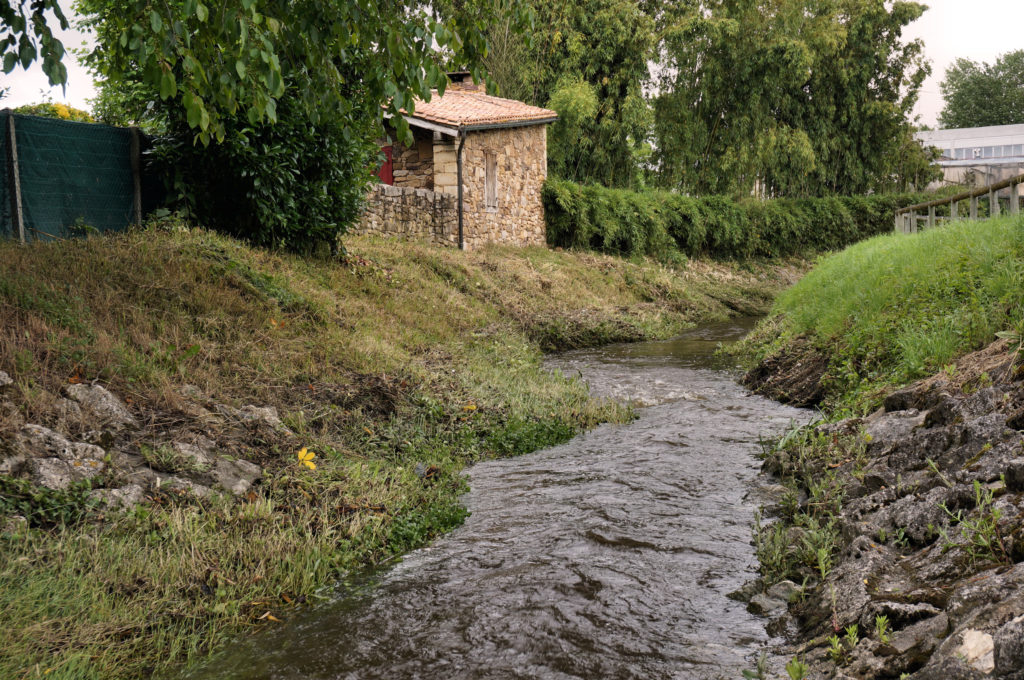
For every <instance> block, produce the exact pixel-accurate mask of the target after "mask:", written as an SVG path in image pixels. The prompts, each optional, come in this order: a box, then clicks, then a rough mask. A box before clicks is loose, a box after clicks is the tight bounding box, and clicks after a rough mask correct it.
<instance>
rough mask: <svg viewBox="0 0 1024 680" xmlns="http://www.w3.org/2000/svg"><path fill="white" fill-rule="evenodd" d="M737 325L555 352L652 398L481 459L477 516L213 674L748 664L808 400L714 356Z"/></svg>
mask: <svg viewBox="0 0 1024 680" xmlns="http://www.w3.org/2000/svg"><path fill="white" fill-rule="evenodd" d="M749 327H750V321H749V320H747V321H737V322H729V323H724V324H717V325H713V326H705V327H703V328H700V329H697V330H694V331H691V332H689V333H687V334H685V335H684V336H683V337H681V338H679V339H677V340H673V341H668V342H651V343H640V344H631V345H617V346H612V347H603V348H600V349H594V350H586V351H579V352H571V353H568V354H564V355H561V356H558V357H555V358H552V359H551V360H550V362H549V363H550V367H551V368H552V369H555V370H560V371H562V372H563V373H564V374H566V375H576V374H582V376H583V377H584V378H585V379H586V380H587V381H588V383H589V384H590V386H591V390H592V392H594V393H596V394H601V395H608V396H613V397H615V398H619V399H623V400H631V401H633V402H635V403H637V404H639V405H643V408H641V409H639V410H638V415H639V418H638V419H637V420H636V421H635V422H633V423H631V424H629V425H606V426H601V427H598V428H597V429H595V430H593V431H591V432H588V433H586V434H583V435H581V436H579V437H576V438H575V439H573V440H572V441H570V442H568V443H566V444H563V445H561V446H556V447H554V448H551V449H547V450H544V451H541V452H538V453H534V454H531V455H528V456H523V457H519V458H513V459H506V460H497V461H491V462H485V463H480V464H478V465H475V466H473V467H472V468H470V469H469V471H468V473H469V478H470V485H471V487H472V491H471V492H470V493H469V494H467V496H466V497H465V502H466V505H467V507H468V508H469V510H470V511H471V513H472V514H471V515H470V517H469V518H468V520H467V521H466V523H465V524H464V525H463V526H462V527H460V528H458V529H456V530H455V531H454V532H452V533H451V534H450V535H448V536H445V537H444V538H441V539H440V540H438V541H436V542H435V543H434V544H432V545H431V546H430V547H427V548H424V549H422V550H417V551H415V552H413V553H411V554H409V555H408V556H406V558H405V559H404V560H403V561H402V562H401V563H400V564H398V565H397V566H395V567H393V568H391V569H390V570H388V571H386V572H384V573H382V574H380V575H378V576H377V577H376V578H375V579H374V584H373V587H372V588H366V589H363V590H361V591H359V592H357V593H355V594H351V593H350V594H349V595H347V596H344V597H341V598H339V599H337V600H335V601H333V602H330V603H328V604H325V605H321V606H318V607H312V608H310V609H308V610H306V611H305V612H303V613H302V614H300V615H299V616H297V617H296V618H295V619H294V620H292V621H290V622H289V623H287V624H284V625H282V626H281V628H279V629H278V630H275V631H273V632H271V633H269V634H264V635H260V636H256V637H254V638H252V639H250V640H247V641H245V642H243V643H241V644H240V645H239V646H237V647H235V648H234V649H230V650H228V651H227V652H226V653H225V654H223V655H221V656H219V657H217V658H216V659H215V660H214V662H213V663H212V664H211V665H209V666H208V667H207V668H206V669H204V670H203V671H201V672H200V673H198V674H197V677H203V678H253V679H255V678H267V679H270V678H275V679H277V678H280V679H285V678H289V679H299V678H310V679H312V678H316V679H327V678H339V679H340V678H360V679H363V678H382V679H384V678H386V679H389V680H390V679H395V680H398V679H404V678H424V679H433V678H438V679H441V680H448V679H449V678H545V679H547V678H551V679H568V678H581V679H588V680H589V679H593V678H637V679H644V680H651V679H656V678H695V679H702V678H709V679H710V678H740V677H741V671H742V670H743V669H745V668H751V667H752V666H753V665H754V660H755V659H756V656H757V653H758V651H759V650H760V649H761V648H762V647H763V645H764V644H765V643H766V642H768V641H769V640H768V636H767V635H766V633H765V631H764V623H765V622H764V620H763V619H759V618H757V617H755V616H753V615H751V614H749V613H748V612H747V611H746V610H745V608H744V606H743V605H742V604H740V603H738V602H735V601H733V600H730V599H728V598H727V597H726V594H727V593H729V592H731V591H733V590H735V589H737V588H739V587H740V586H741V585H743V584H744V583H745V582H746V581H748V580H749V579H751V578H753V577H754V576H755V575H756V574H755V559H754V555H753V548H752V547H751V545H750V539H751V522H752V518H753V513H754V510H755V509H756V508H757V506H758V505H759V504H760V502H762V499H761V497H760V496H759V490H758V486H757V484H758V481H757V471H758V465H759V464H758V461H757V459H756V457H755V456H756V454H757V453H758V451H759V450H760V448H759V440H760V438H761V437H763V436H768V435H770V434H772V433H777V432H778V431H779V430H781V429H782V428H784V427H785V426H786V425H787V424H788V423H789V422H790V421H791V420H792V419H798V420H803V419H806V413H805V412H801V411H798V410H796V409H792V408H788V407H785V406H782V405H780V404H777V403H775V402H772V401H769V400H767V399H763V398H761V397H757V396H753V395H751V394H749V393H748V392H747V391H746V390H744V389H743V388H742V387H740V386H739V385H737V384H736V382H735V381H734V375H733V374H732V373H730V372H728V371H726V370H722V369H721V368H720V367H717V366H716V365H715V361H714V359H713V357H712V353H713V351H714V349H715V347H716V345H717V344H718V343H719V342H728V341H730V340H735V339H737V338H739V337H741V336H742V335H743V333H745V332H746V330H747V329H749Z"/></svg>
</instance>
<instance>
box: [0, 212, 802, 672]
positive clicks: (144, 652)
mask: <svg viewBox="0 0 1024 680" xmlns="http://www.w3.org/2000/svg"><path fill="white" fill-rule="evenodd" d="M346 245H347V247H348V248H349V252H350V256H349V257H348V259H347V260H346V261H345V262H336V261H316V260H305V259H300V258H295V257H290V256H286V255H280V254H271V253H267V252H264V251H258V250H253V249H250V248H247V247H245V246H243V245H242V244H240V243H238V242H236V241H232V240H230V239H227V238H224V237H221V236H217V235H214V234H210V233H207V232H204V231H200V230H190V231H189V230H178V231H175V232H161V231H146V232H142V233H136V234H128V235H123V236H117V237H110V238H90V239H84V240H75V241H67V242H54V243H45V244H33V245H30V246H28V247H22V246H18V245H17V244H13V243H0V370H3V371H6V372H7V373H9V374H10V375H11V376H12V377H13V378H14V381H15V383H14V385H12V386H9V387H7V388H5V390H4V391H3V392H2V393H0V444H4V442H10V441H11V438H12V436H13V434H14V433H15V432H17V431H18V429H19V428H20V427H22V426H23V425H24V424H25V423H36V424H41V425H45V426H48V427H52V428H55V429H63V430H64V431H65V434H67V435H69V436H70V437H71V438H73V439H78V438H81V437H84V436H86V433H85V432H82V431H79V430H78V429H76V427H79V426H76V425H73V424H72V425H68V424H67V423H66V422H65V421H62V420H61V418H60V417H59V413H60V407H61V406H60V405H61V401H60V396H59V395H60V393H61V390H62V389H64V388H65V387H66V386H67V385H68V384H69V383H79V382H85V383H89V382H93V381H95V382H98V383H99V384H102V385H104V386H106V387H108V388H109V389H110V390H111V391H112V392H114V393H115V394H117V395H119V396H120V397H121V398H122V399H124V400H125V401H126V402H127V404H128V407H129V409H130V410H131V412H132V414H133V415H134V416H135V417H136V419H137V420H138V421H139V422H140V423H141V426H140V428H139V430H138V431H136V432H133V433H131V435H130V436H122V437H121V438H120V439H118V440H117V441H116V442H115V443H114V444H113V445H111V448H110V450H111V451H113V450H114V449H121V450H124V451H126V452H130V453H136V452H140V453H143V454H145V453H146V450H145V449H144V447H145V442H148V441H158V440H159V439H160V437H162V436H164V434H165V433H166V432H168V431H171V430H175V431H185V430H190V428H191V430H198V429H199V428H200V425H201V424H200V423H199V420H201V417H199V416H196V410H195V404H194V400H195V399H196V397H195V395H196V394H200V395H203V396H202V399H203V400H204V403H207V404H212V403H214V402H216V403H218V404H226V405H231V406H236V407H241V406H244V405H250V404H251V405H256V406H273V407H275V408H276V409H277V410H278V412H279V413H280V415H281V419H282V421H283V422H284V424H285V425H286V426H287V428H288V429H287V430H280V431H269V430H266V429H262V430H261V429H256V430H248V431H245V432H239V431H229V430H224V431H220V430H216V428H214V427H213V426H211V425H202V428H205V429H202V431H203V432H204V433H206V434H207V435H208V436H210V437H212V438H214V439H216V441H217V444H218V446H219V447H220V448H221V449H222V450H223V451H226V452H228V453H230V454H231V455H232V456H235V457H238V458H244V459H247V460H249V461H252V462H255V463H258V464H259V465H261V466H262V467H263V470H264V475H263V478H262V480H261V481H260V482H259V483H258V484H257V485H256V486H254V487H253V489H252V490H251V491H250V492H249V493H248V494H246V495H245V496H243V497H242V498H239V499H235V498H230V497H218V496H215V497H210V498H205V499H198V498H195V497H193V496H191V495H189V494H180V493H177V494H175V493H163V492H160V491H159V490H157V491H153V492H150V493H149V494H148V497H147V500H146V502H144V503H143V504H142V505H141V506H139V507H138V508H136V509H135V510H133V511H130V512H127V513H117V512H112V511H110V510H106V509H103V508H100V507H97V506H96V505H94V504H93V502H92V501H90V500H89V497H88V495H87V493H86V491H87V489H83V488H74V489H72V490H70V491H67V492H55V491H46V490H42V489H39V488H30V487H28V486H26V484H25V482H23V481H22V480H13V479H11V478H9V477H5V476H0V611H3V612H4V615H3V622H4V625H3V628H4V634H3V636H2V638H0V639H2V642H0V677H4V678H34V677H44V676H45V677H47V678H75V679H76V680H80V679H83V678H105V679H106V678H130V677H141V676H148V675H150V674H154V673H155V674H158V675H159V674H166V673H168V672H170V671H173V670H174V669H175V668H178V667H180V666H181V665H182V664H188V663H190V662H193V661H195V660H197V659H199V658H202V657H203V656H204V655H206V654H207V653H208V652H209V651H210V650H211V649H213V648H215V647H216V646H217V645H218V644H220V643H221V642H223V641H224V640H225V639H226V638H227V637H229V636H232V635H236V634H238V633H240V632H244V631H246V630H250V629H254V628H256V627H258V626H265V625H277V624H276V623H275V622H276V621H278V620H284V619H287V618H288V616H289V614H290V612H291V610H292V608H293V607H295V606H298V605H300V604H301V603H303V602H306V601H308V600H310V599H312V598H315V597H316V596H317V593H318V592H321V590H320V589H322V588H323V587H325V586H327V585H329V584H331V583H333V582H335V581H336V580H337V579H339V578H343V577H344V576H345V575H346V574H348V573H351V572H352V570H356V569H360V568H363V567H366V566H371V565H374V564H377V563H380V562H381V561H383V560H386V559H388V558H389V557H390V556H393V555H396V554H400V553H402V552H404V551H407V550H409V549H410V548H413V547H415V546H418V545H421V544H423V543H424V542H426V541H428V540H430V539H431V538H433V537H434V536H436V535H437V534H439V533H441V532H443V531H446V530H449V529H451V528H452V527H454V526H456V525H457V524H458V523H459V522H460V521H461V520H462V519H463V516H464V511H463V509H462V507H461V506H460V504H459V500H458V497H459V494H460V493H462V491H464V488H465V485H464V482H463V481H462V480H461V478H460V476H459V472H460V470H461V469H462V468H463V467H464V466H465V465H466V464H468V463H470V462H472V461H474V460H478V459H481V458H486V457H492V456H505V455H515V454H519V453H524V452H528V451H531V450H534V449H536V448H538V447H542V446H547V445H550V444H554V443H558V442H561V441H564V440H566V439H567V438H569V437H571V436H572V435H573V434H575V433H576V432H578V431H580V430H582V429H585V428H588V427H591V426H593V425H594V424H596V423H598V422H601V421H624V420H627V419H628V418H629V417H630V415H629V413H628V411H627V410H626V409H624V408H623V407H621V406H619V405H616V404H612V403H608V402H604V401H600V400H595V399H593V398H591V397H590V396H589V395H588V393H587V391H586V388H585V386H584V385H583V384H581V383H580V382H579V381H576V380H570V379H565V378H563V377H560V376H554V375H551V374H549V373H547V372H546V371H544V370H543V369H542V366H541V358H542V352H543V351H545V350H555V349H562V348H568V347H577V346H585V345H593V344H598V343H604V342H611V341H624V340H639V339H645V338H661V337H667V336H671V335H672V334H674V333H677V332H678V331H680V330H682V329H684V328H685V327H687V326H688V325H690V324H693V323H695V322H698V321H703V320H712V319H717V318H723V317H725V316H728V315H731V314H734V313H736V312H737V311H740V312H744V313H756V312H758V311H763V310H765V309H766V308H767V306H768V304H769V301H770V299H771V297H772V296H773V295H774V294H775V293H776V292H777V291H778V290H779V289H781V288H782V287H784V286H785V285H787V284H788V283H790V280H791V279H792V278H793V273H794V272H793V271H792V270H791V269H790V268H787V267H785V266H782V265H774V266H772V267H767V266H763V267H762V266H743V267H741V266H735V265H724V264H709V263H703V262H697V261H694V262H690V263H688V264H687V266H686V267H685V269H676V270H673V269H667V268H665V267H662V266H660V265H658V264H655V263H651V262H647V261H634V262H627V261H623V260H620V259H615V258H611V257H606V256H598V255H592V254H578V253H566V252H554V251H549V250H547V249H539V248H538V249H503V248H491V249H485V250H483V251H481V252H478V253H460V252H458V251H454V250H444V249H437V248H433V247H429V246H426V245H421V244H412V243H396V242H394V241H384V240H375V239H370V238H351V239H349V240H348V241H347V242H346ZM186 386H191V387H187V388H186ZM183 388H184V389H183ZM186 395H191V396H186ZM197 418H198V420H197ZM83 427H84V426H83ZM210 428H213V429H212V430H211V429H210ZM4 446H6V444H4ZM300 447H307V448H308V449H309V450H312V451H315V452H316V458H315V463H316V468H315V469H310V468H309V467H307V466H304V465H302V464H300V461H299V460H298V458H297V456H296V452H297V451H298V450H299V449H300ZM162 464H164V465H172V466H173V465H174V464H181V461H178V463H175V462H174V461H170V462H169V463H168V462H167V461H163V462H162ZM112 467H113V466H111V468H112ZM105 474H114V472H113V471H112V470H111V471H108V472H107V473H105ZM100 481H101V482H102V479H100ZM13 515H21V516H24V517H27V519H28V523H27V524H24V523H17V522H14V523H12V522H10V521H9V517H10V516H13Z"/></svg>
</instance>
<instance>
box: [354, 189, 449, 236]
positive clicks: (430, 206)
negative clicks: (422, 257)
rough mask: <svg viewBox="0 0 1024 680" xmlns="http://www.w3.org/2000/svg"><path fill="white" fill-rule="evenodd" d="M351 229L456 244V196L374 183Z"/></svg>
mask: <svg viewBox="0 0 1024 680" xmlns="http://www.w3.org/2000/svg"><path fill="white" fill-rule="evenodd" d="M352 231H353V232H355V233H357V234H377V235H380V236H402V237H407V238H417V239H423V240H426V241H430V242H431V243H434V244H436V245H445V246H455V247H458V245H459V221H458V212H457V204H456V197H455V196H453V195H451V194H446V193H441V192H436V191H430V190H428V189H413V188H410V187H397V186H388V185H386V184H377V185H375V186H374V187H373V188H372V189H371V190H370V193H369V195H367V197H366V207H365V208H364V210H363V214H362V217H361V218H360V220H359V223H358V224H357V225H355V227H354V228H353V229H352Z"/></svg>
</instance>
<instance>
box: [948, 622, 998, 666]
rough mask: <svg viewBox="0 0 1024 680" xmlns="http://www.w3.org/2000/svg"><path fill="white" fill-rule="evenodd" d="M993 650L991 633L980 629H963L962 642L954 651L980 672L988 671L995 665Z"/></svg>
mask: <svg viewBox="0 0 1024 680" xmlns="http://www.w3.org/2000/svg"><path fill="white" fill-rule="evenodd" d="M994 650H995V645H994V642H993V640H992V636H991V635H989V634H988V633H984V632H982V631H980V630H965V631H964V633H963V643H962V644H961V645H960V647H959V648H957V650H956V653H957V656H960V657H962V658H963V659H964V660H965V661H966V662H967V664H968V665H969V666H971V667H972V668H975V669H977V670H979V671H981V672H982V673H990V672H991V671H992V670H993V669H994V668H995V667H996V664H995V659H994Z"/></svg>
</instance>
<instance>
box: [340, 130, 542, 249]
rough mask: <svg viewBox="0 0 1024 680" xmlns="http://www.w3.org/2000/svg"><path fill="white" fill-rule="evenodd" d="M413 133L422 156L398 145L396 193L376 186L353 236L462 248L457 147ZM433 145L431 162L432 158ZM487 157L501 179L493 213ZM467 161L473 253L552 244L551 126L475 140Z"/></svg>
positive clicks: (489, 133)
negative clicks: (547, 188) (548, 210)
mask: <svg viewBox="0 0 1024 680" xmlns="http://www.w3.org/2000/svg"><path fill="white" fill-rule="evenodd" d="M414 131H415V133H416V135H417V138H416V139H417V144H416V147H417V148H416V149H409V148H406V147H402V146H401V145H399V144H395V145H394V148H393V151H392V154H393V155H392V158H393V162H394V172H395V186H387V185H377V186H375V187H374V188H373V189H372V190H371V191H370V194H369V196H368V197H367V202H366V209H365V211H364V213H363V216H362V218H361V220H360V222H359V224H358V225H357V226H356V228H354V229H353V231H355V232H356V233H365V234H381V235H389V236H405V237H415V238H425V239H426V240H429V241H431V242H432V243H436V244H439V245H454V246H456V247H457V246H458V244H459V225H458V191H459V189H458V160H457V158H456V154H457V150H458V144H457V140H456V139H454V138H452V137H448V136H446V135H434V134H433V133H432V132H426V131H424V130H418V129H416V128H414ZM428 142H429V146H430V151H429V155H428V152H427V151H426V150H425V147H426V145H427V144H428ZM488 157H490V158H491V159H492V160H491V163H492V168H493V169H494V171H495V188H496V198H497V200H496V201H495V205H493V206H488V205H487V200H486V182H487V162H488ZM427 158H429V161H427V160H426V159H427ZM462 161H463V167H462V172H463V230H464V238H465V243H466V248H467V249H473V248H479V247H481V246H483V245H484V244H487V243H504V244H509V245H521V246H526V245H545V244H546V243H547V239H546V233H545V228H544V203H543V201H542V200H541V189H542V187H543V184H544V180H545V179H546V178H547V170H548V166H547V126H546V125H530V126H525V127H518V128H507V129H495V130H480V131H476V132H469V133H467V135H466V142H465V145H464V146H463V150H462ZM400 173H401V174H400ZM428 188H429V189H433V190H432V191H431V190H428Z"/></svg>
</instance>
